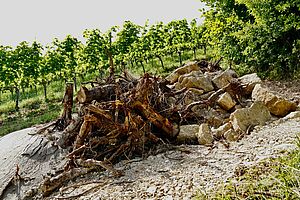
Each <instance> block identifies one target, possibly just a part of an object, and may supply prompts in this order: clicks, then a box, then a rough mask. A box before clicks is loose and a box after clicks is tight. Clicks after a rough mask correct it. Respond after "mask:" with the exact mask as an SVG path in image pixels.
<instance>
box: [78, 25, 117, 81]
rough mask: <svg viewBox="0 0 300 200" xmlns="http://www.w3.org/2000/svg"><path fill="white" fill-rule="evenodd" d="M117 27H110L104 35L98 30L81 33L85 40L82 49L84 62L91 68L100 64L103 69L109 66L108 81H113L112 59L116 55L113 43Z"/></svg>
mask: <svg viewBox="0 0 300 200" xmlns="http://www.w3.org/2000/svg"><path fill="white" fill-rule="evenodd" d="M116 31H117V27H116V26H113V27H111V28H110V29H109V30H108V31H107V32H106V33H102V32H101V31H100V30H98V29H94V30H86V31H84V33H83V36H84V38H86V46H85V48H84V50H83V51H84V54H85V60H86V61H87V62H89V64H90V65H92V66H99V64H100V62H101V63H103V64H104V68H107V67H108V66H109V69H110V76H109V81H113V80H114V73H115V68H114V57H115V55H117V50H116V46H115V43H114V41H113V39H114V36H115V35H114V34H115V33H116Z"/></svg>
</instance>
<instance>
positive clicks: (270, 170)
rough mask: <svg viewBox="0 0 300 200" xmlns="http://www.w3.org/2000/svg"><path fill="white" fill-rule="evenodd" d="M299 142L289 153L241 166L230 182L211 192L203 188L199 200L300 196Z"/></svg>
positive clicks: (288, 197)
mask: <svg viewBox="0 0 300 200" xmlns="http://www.w3.org/2000/svg"><path fill="white" fill-rule="evenodd" d="M299 141H300V140H299V139H298V141H297V146H298V148H297V149H296V150H295V151H293V152H290V153H289V154H288V155H286V156H284V157H281V158H277V159H269V160H265V161H263V162H261V163H259V164H258V165H257V166H254V167H250V168H243V169H240V170H238V171H237V172H238V173H237V177H236V178H234V179H232V180H230V181H229V183H226V184H225V185H222V186H220V187H219V188H218V189H217V190H214V191H210V192H207V193H204V192H201V191H199V192H198V195H197V198H196V199H199V200H200V199H201V200H202V199H215V200H231V199H251V200H252V199H253V200H254V199H274V200H280V199H300V145H299V144H300V142H299Z"/></svg>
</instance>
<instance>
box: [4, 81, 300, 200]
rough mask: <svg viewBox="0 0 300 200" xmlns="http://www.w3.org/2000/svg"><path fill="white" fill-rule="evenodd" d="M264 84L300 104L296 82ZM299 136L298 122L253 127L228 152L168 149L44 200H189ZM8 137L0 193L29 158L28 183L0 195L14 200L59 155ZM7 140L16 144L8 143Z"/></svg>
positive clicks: (120, 165)
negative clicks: (118, 174)
mask: <svg viewBox="0 0 300 200" xmlns="http://www.w3.org/2000/svg"><path fill="white" fill-rule="evenodd" d="M265 84H266V85H267V86H269V88H271V89H272V90H275V91H277V92H278V93H281V94H283V95H285V97H286V98H288V99H293V100H296V101H299V100H300V83H299V82H296V81H295V82H265ZM298 110H299V107H298ZM28 131H29V130H28ZM30 131H33V130H31V129H30ZM298 133H300V117H296V118H293V119H276V120H275V121H273V122H270V123H269V124H267V125H266V126H263V127H255V129H254V130H253V131H252V132H251V134H250V135H246V136H245V137H244V138H243V139H241V140H240V141H238V142H235V143H231V144H230V146H229V148H227V147H225V146H224V145H223V144H221V143H215V144H214V146H213V147H205V146H200V145H194V146H193V145H181V146H177V147H172V148H168V150H165V151H163V152H162V153H159V154H157V155H155V156H150V157H148V158H145V159H143V160H142V159H140V158H137V159H134V160H125V161H122V162H120V163H118V164H117V165H115V168H116V169H119V170H122V171H123V172H124V176H122V177H119V178H117V177H112V176H111V174H109V173H108V172H94V173H92V174H89V175H88V176H86V177H81V178H79V179H77V180H75V181H72V182H69V183H67V184H66V185H65V186H64V187H62V188H61V189H60V190H59V191H57V192H55V193H53V194H52V195H51V196H50V197H48V198H46V199H169V200H170V199H191V198H193V197H194V196H195V195H196V194H197V192H205V191H209V190H210V189H213V188H214V187H216V186H217V185H218V184H222V183H224V182H226V181H227V180H228V179H230V178H231V177H234V176H235V173H236V172H237V171H238V170H239V169H240V168H241V167H244V166H246V167H247V166H251V165H255V164H256V163H257V162H259V161H261V160H263V159H266V158H271V157H278V156H282V155H284V154H286V152H287V151H290V150H292V149H295V148H296V145H295V143H294V142H295V139H296V137H297V134H298ZM9 137H10V136H5V137H3V138H0V146H1V148H2V150H3V149H4V151H1V153H0V154H1V156H0V165H1V169H2V173H0V180H1V181H2V183H1V184H0V186H1V188H3V187H4V186H5V184H6V185H7V184H11V183H10V182H9V180H6V181H3V180H4V179H3V177H7V175H8V174H10V175H11V176H8V177H12V176H13V175H14V173H15V171H16V167H15V164H16V163H17V162H18V161H20V160H22V159H23V158H21V157H22V156H24V155H21V154H24V153H25V154H27V157H26V165H24V166H23V167H22V165H21V168H20V170H21V171H20V174H21V175H22V176H23V177H27V178H31V179H29V181H27V182H26V184H25V183H24V184H23V185H21V186H19V187H16V186H15V185H13V184H11V186H10V187H7V188H6V190H5V191H4V195H3V196H2V198H3V199H18V198H19V197H22V196H23V195H24V194H25V193H26V192H28V191H29V188H30V186H34V185H36V184H37V183H38V182H39V181H41V180H42V175H46V174H47V173H48V172H50V171H51V170H53V168H54V167H55V168H56V169H58V168H59V163H62V161H61V158H59V155H60V156H61V153H60V152H59V151H58V150H57V149H55V148H53V147H52V146H51V143H48V142H45V141H44V140H39V139H36V138H35V137H32V136H26V134H25V135H22V136H18V137H17V138H14V137H11V138H9ZM15 137H16V136H15ZM19 137H21V138H19ZM23 137H24V138H23ZM4 138H6V139H5V140H4ZM9 140H17V141H19V142H11V143H9V142H8V141H9ZM22 140H23V141H24V140H27V141H28V140H33V141H34V142H33V143H34V144H40V143H42V144H43V147H42V148H40V149H38V151H37V152H35V151H31V150H30V149H33V150H34V149H36V148H35V146H31V147H30V148H29V147H28V145H26V144H25V143H24V142H23V143H22V142H20V141H22ZM4 146H5V148H3V147H4ZM10 149H13V150H14V151H17V152H19V153H18V155H17V156H15V157H14V162H8V161H7V159H8V157H9V156H10V155H11V154H9V152H10ZM37 153H38V154H40V155H43V156H44V159H43V161H42V162H41V163H38V162H37V161H36V159H34V158H35V156H37ZM2 154H5V155H2ZM8 163H10V164H8ZM30 166H35V167H31V168H30ZM3 169H6V171H4V170H3ZM37 171H38V173H37ZM1 181H0V182H1ZM18 195H19V197H18ZM0 199H1V197H0ZM37 199H42V198H41V197H37ZM44 199H45V198H44Z"/></svg>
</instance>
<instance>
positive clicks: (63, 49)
mask: <svg viewBox="0 0 300 200" xmlns="http://www.w3.org/2000/svg"><path fill="white" fill-rule="evenodd" d="M54 44H55V45H56V46H57V49H56V51H57V53H59V54H60V56H62V58H63V59H62V61H63V63H64V64H63V65H64V67H63V68H62V74H63V76H64V77H65V78H66V79H73V81H74V87H75V90H76V88H77V83H76V82H77V81H76V80H77V79H76V78H77V67H78V65H77V58H76V53H77V51H78V49H79V46H80V42H79V40H78V39H77V38H75V37H72V36H71V35H68V36H67V37H66V38H65V39H64V40H63V41H58V40H57V39H56V40H55V41H54Z"/></svg>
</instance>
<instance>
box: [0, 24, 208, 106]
mask: <svg viewBox="0 0 300 200" xmlns="http://www.w3.org/2000/svg"><path fill="white" fill-rule="evenodd" d="M201 31H202V29H201V28H200V27H199V26H198V25H197V23H196V20H193V21H191V22H190V23H189V22H188V21H187V20H178V21H172V22H170V23H168V24H163V23H157V24H154V25H151V26H149V25H147V24H146V25H145V26H143V27H142V26H139V25H136V24H133V23H132V22H130V21H126V22H125V23H124V25H123V27H122V28H119V27H112V28H110V29H109V31H107V32H105V33H103V32H101V31H100V30H97V29H95V30H86V31H84V33H83V36H84V38H85V41H84V42H81V41H79V40H78V39H77V38H75V37H72V36H70V35H68V36H67V37H66V38H65V39H64V40H62V41H59V40H58V39H54V41H53V43H52V44H50V45H47V46H42V45H41V44H39V43H38V42H36V41H35V42H33V43H32V44H29V43H28V42H21V43H20V44H19V45H18V46H17V47H15V48H12V47H9V46H1V49H0V74H1V76H0V86H1V90H9V91H11V93H15V94H16V100H15V102H16V104H15V109H16V110H18V109H19V96H20V95H19V94H20V90H23V91H24V88H28V87H30V88H32V87H36V86H37V85H42V86H43V88H44V98H45V99H47V86H48V85H49V84H50V82H52V81H55V80H62V79H63V80H65V82H67V81H72V82H74V85H75V89H77V79H78V78H80V79H81V80H83V79H84V77H85V76H86V75H87V74H90V73H97V74H98V76H101V74H104V73H106V72H107V71H108V68H109V66H111V67H114V68H116V70H117V71H121V70H124V69H126V68H128V67H130V68H131V70H134V69H133V68H134V67H136V66H139V67H141V68H142V69H143V72H145V71H146V70H145V67H144V64H145V63H148V62H152V63H153V59H158V60H159V62H160V64H161V66H160V67H161V68H162V70H164V69H165V65H164V62H163V57H165V56H167V55H172V56H173V57H174V56H175V55H177V56H178V59H179V61H180V64H182V54H183V51H187V50H193V52H194V54H195V55H194V56H195V58H196V50H197V49H198V48H199V47H201V46H203V44H204V43H203V41H202V40H201V35H202V34H201ZM153 67H155V68H157V66H153Z"/></svg>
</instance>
